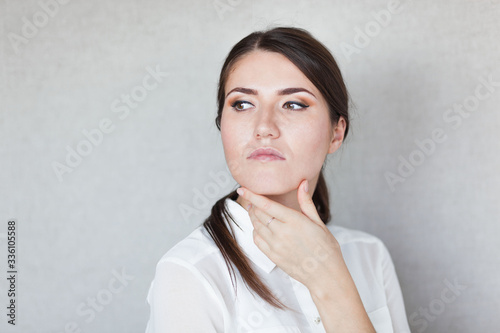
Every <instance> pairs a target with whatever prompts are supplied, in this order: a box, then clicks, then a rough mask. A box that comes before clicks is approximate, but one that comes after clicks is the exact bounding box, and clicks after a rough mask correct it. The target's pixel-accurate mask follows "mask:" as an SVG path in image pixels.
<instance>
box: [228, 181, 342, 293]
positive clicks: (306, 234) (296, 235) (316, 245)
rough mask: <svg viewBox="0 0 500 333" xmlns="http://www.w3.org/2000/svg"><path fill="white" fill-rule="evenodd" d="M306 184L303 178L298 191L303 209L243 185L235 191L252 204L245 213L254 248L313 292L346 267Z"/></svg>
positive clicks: (338, 247)
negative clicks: (250, 228) (256, 192)
mask: <svg viewBox="0 0 500 333" xmlns="http://www.w3.org/2000/svg"><path fill="white" fill-rule="evenodd" d="M306 186H307V180H304V181H302V182H301V183H300V185H299V188H298V191H297V197H298V202H299V205H300V208H301V210H302V212H298V211H296V210H294V209H292V208H289V207H286V206H284V205H282V204H280V203H278V202H275V201H273V200H270V199H269V198H267V197H265V196H262V195H258V194H255V193H253V192H251V191H250V190H248V189H246V188H240V189H243V190H244V191H243V193H240V191H241V190H240V189H238V193H239V194H240V195H241V196H242V197H243V198H244V199H246V200H247V201H249V202H250V203H251V206H250V208H249V209H248V212H249V215H250V219H251V221H252V224H253V226H254V231H253V239H254V242H255V244H256V245H257V247H258V248H259V249H260V250H261V251H262V252H264V253H265V254H266V255H267V256H268V257H269V259H271V260H272V261H273V262H274V263H275V264H276V265H277V266H278V267H280V268H281V269H282V270H283V271H284V272H286V273H287V274H288V275H290V276H291V277H292V278H294V279H295V280H297V281H299V282H301V283H302V284H304V285H305V286H306V287H307V288H308V289H309V290H310V291H311V292H312V291H313V290H314V288H319V287H320V286H321V285H322V283H323V282H324V281H327V280H331V279H332V278H333V277H334V275H337V273H339V272H342V273H345V270H346V266H345V263H344V260H343V257H342V253H341V251H340V246H339V244H338V242H337V240H336V239H335V237H334V236H333V235H332V234H331V232H330V231H329V230H328V229H327V227H326V226H325V224H324V223H323V221H321V219H320V217H319V215H318V212H317V210H316V207H315V206H314V203H313V201H312V197H311V195H310V194H309V192H307V191H306V190H305V188H306ZM272 217H274V219H273V220H272V221H271V223H269V224H268V222H269V220H270V219H271V218H272ZM332 275H333V276H332Z"/></svg>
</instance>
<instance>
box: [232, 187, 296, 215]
mask: <svg viewBox="0 0 500 333" xmlns="http://www.w3.org/2000/svg"><path fill="white" fill-rule="evenodd" d="M236 191H237V192H238V194H239V195H241V196H242V197H243V198H244V199H246V200H248V201H250V202H251V203H252V205H255V206H257V207H258V208H260V209H261V210H262V211H264V212H265V213H266V214H267V215H269V216H274V217H275V218H277V219H278V220H280V221H282V222H291V219H297V218H298V217H299V215H298V214H300V213H299V212H297V211H296V210H294V209H291V208H288V207H286V206H284V205H282V204H280V203H279V202H276V201H273V200H270V199H268V198H266V197H265V196H263V195H259V194H256V193H253V192H252V191H250V190H249V189H247V188H243V187H240V188H238V189H237V190H236Z"/></svg>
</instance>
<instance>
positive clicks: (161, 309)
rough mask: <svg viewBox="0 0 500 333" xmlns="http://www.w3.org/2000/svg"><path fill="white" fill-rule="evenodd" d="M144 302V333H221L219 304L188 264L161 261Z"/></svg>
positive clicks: (220, 306)
mask: <svg viewBox="0 0 500 333" xmlns="http://www.w3.org/2000/svg"><path fill="white" fill-rule="evenodd" d="M147 301H148V303H149V306H150V317H149V321H148V324H147V328H146V333H191V332H207V333H219V332H220V333H222V332H224V319H223V311H222V305H221V303H220V302H219V300H218V299H217V297H216V294H215V292H214V290H213V288H212V287H211V286H210V284H209V283H208V281H207V280H206V279H205V278H204V277H203V276H202V275H201V274H200V273H199V272H198V271H197V270H196V268H195V267H194V266H192V265H190V264H188V263H184V262H181V261H169V260H161V261H160V262H159V263H158V265H157V266H156V274H155V278H154V280H153V282H152V283H151V286H150V288H149V292H148V297H147Z"/></svg>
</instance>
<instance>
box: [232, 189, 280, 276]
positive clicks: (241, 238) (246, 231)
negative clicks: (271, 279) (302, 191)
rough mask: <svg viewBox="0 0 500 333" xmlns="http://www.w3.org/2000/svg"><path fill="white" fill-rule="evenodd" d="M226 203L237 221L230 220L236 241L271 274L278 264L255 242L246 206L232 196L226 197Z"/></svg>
mask: <svg viewBox="0 0 500 333" xmlns="http://www.w3.org/2000/svg"><path fill="white" fill-rule="evenodd" d="M225 205H226V207H227V210H228V211H229V213H230V214H231V216H232V217H233V218H234V220H235V222H236V224H235V222H233V221H231V220H230V221H229V222H230V223H231V224H232V229H233V230H234V234H235V238H236V242H237V243H238V244H239V245H240V247H241V249H242V250H243V252H245V254H246V255H247V257H248V258H249V259H250V260H252V261H253V262H254V263H255V264H256V265H257V266H259V267H260V268H261V269H262V270H263V271H264V272H266V273H267V274H269V273H270V272H271V271H272V270H273V268H274V267H275V266H276V264H275V263H274V262H272V261H271V259H269V258H268V257H267V256H266V255H265V254H264V252H262V251H261V250H260V249H259V248H258V247H257V245H255V243H254V242H253V224H252V221H251V220H250V216H249V215H248V212H247V211H246V209H245V208H243V207H241V205H240V204H239V203H237V202H236V201H234V200H232V199H230V198H226V200H225Z"/></svg>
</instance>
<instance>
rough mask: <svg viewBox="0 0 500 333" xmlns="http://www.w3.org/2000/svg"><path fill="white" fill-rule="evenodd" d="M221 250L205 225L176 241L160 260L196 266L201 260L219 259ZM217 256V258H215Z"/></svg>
mask: <svg viewBox="0 0 500 333" xmlns="http://www.w3.org/2000/svg"><path fill="white" fill-rule="evenodd" d="M218 253H219V250H218V248H217V246H216V245H215V243H214V241H213V240H212V239H211V238H210V236H208V233H207V232H206V230H205V228H204V227H203V226H199V227H197V228H196V229H195V230H193V231H192V232H191V233H190V234H189V235H187V236H186V237H184V238H183V239H181V240H180V241H178V242H177V243H175V244H174V245H173V246H172V247H171V248H170V249H169V250H168V251H167V252H166V253H165V254H164V255H163V256H162V257H161V258H160V260H159V261H158V264H160V263H163V262H172V263H178V264H182V265H183V266H186V265H187V266H196V265H197V264H198V263H199V262H201V261H206V260H217V259H218V255H217V254H218ZM214 257H215V258H214Z"/></svg>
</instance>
